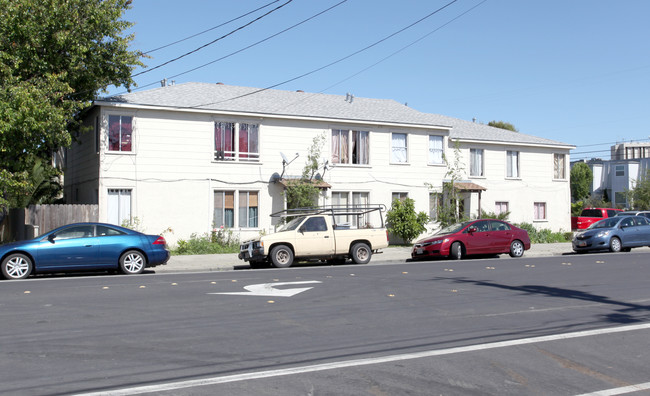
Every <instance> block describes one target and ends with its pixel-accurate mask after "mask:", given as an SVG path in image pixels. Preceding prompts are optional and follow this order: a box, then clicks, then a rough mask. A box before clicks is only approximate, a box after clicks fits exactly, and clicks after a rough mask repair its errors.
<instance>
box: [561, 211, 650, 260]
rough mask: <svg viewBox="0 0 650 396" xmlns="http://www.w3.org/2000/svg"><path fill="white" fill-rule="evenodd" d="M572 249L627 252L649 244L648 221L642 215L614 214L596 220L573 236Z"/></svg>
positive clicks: (649, 226)
mask: <svg viewBox="0 0 650 396" xmlns="http://www.w3.org/2000/svg"><path fill="white" fill-rule="evenodd" d="M572 245H573V250H574V251H575V252H577V253H581V252H587V251H590V250H609V251H611V252H620V251H624V252H629V251H630V249H632V248H634V247H640V246H650V222H649V221H648V219H647V218H645V217H644V216H618V215H617V216H614V217H608V218H606V219H603V220H600V221H597V222H595V223H593V224H592V225H590V226H589V228H587V229H586V230H584V231H582V232H579V233H577V234H576V235H575V236H574V237H573V242H572Z"/></svg>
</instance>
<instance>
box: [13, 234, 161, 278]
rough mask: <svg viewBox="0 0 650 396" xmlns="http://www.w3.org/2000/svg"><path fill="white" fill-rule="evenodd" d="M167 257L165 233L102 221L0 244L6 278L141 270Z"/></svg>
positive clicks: (134, 272) (135, 272)
mask: <svg viewBox="0 0 650 396" xmlns="http://www.w3.org/2000/svg"><path fill="white" fill-rule="evenodd" d="M167 260H169V250H168V249H167V242H166V241H165V238H163V237H162V236H159V235H145V234H143V233H141V232H138V231H134V230H130V229H128V228H124V227H119V226H116V225H112V224H102V223H75V224H69V225H66V226H63V227H59V228H57V229H54V230H52V231H50V232H47V233H45V234H43V235H40V236H38V237H36V238H34V239H29V240H25V241H19V242H12V243H7V244H4V245H0V269H1V271H2V275H3V276H4V277H5V278H6V279H23V278H26V277H27V276H29V275H30V274H33V273H39V272H64V271H79V270H109V271H111V270H114V271H117V270H120V271H121V272H123V273H125V274H139V273H142V271H143V270H144V269H145V267H153V266H156V265H161V264H165V263H167Z"/></svg>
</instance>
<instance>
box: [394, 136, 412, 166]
mask: <svg viewBox="0 0 650 396" xmlns="http://www.w3.org/2000/svg"><path fill="white" fill-rule="evenodd" d="M390 148H391V153H390V162H392V163H398V164H399V163H406V162H408V151H407V146H406V134H405V133H393V134H392V135H391V142H390Z"/></svg>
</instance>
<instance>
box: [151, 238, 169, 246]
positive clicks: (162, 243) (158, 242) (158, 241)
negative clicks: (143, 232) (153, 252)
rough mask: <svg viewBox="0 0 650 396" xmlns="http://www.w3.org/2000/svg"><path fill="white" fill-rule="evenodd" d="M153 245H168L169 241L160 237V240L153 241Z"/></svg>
mask: <svg viewBox="0 0 650 396" xmlns="http://www.w3.org/2000/svg"><path fill="white" fill-rule="evenodd" d="M153 244H154V245H166V244H167V241H166V240H165V238H163V237H161V236H160V237H158V239H156V240H155V241H153Z"/></svg>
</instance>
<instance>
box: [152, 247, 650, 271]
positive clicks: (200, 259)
mask: <svg viewBox="0 0 650 396" xmlns="http://www.w3.org/2000/svg"><path fill="white" fill-rule="evenodd" d="M640 249H648V248H640ZM636 250H639V249H635V251H636ZM648 250H650V249H648ZM571 253H573V250H572V249H571V242H563V243H538V244H534V245H532V246H531V248H530V250H527V251H526V252H525V253H524V257H544V256H560V255H563V254H571ZM410 258H411V248H410V247H407V246H395V247H388V248H386V249H382V253H379V254H375V255H373V256H372V260H371V261H370V262H371V263H382V262H384V263H386V262H392V263H403V262H406V260H407V259H410ZM244 268H250V267H249V265H248V263H246V262H245V261H243V260H240V259H238V258H237V253H230V254H204V255H195V256H193V255H187V256H172V257H171V258H170V259H169V262H167V264H166V265H161V266H158V267H154V268H152V270H153V271H155V272H156V273H159V274H162V273H169V272H208V271H228V270H233V269H244Z"/></svg>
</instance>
